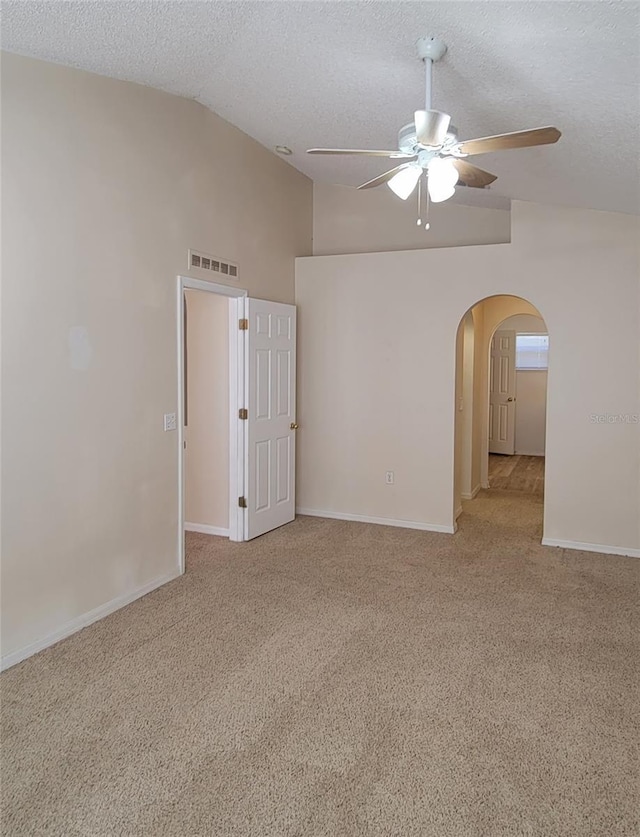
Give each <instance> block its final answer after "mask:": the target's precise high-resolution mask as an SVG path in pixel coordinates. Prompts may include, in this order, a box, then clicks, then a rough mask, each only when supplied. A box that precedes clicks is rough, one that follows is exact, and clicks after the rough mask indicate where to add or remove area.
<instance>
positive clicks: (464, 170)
mask: <svg viewBox="0 0 640 837" xmlns="http://www.w3.org/2000/svg"><path fill="white" fill-rule="evenodd" d="M453 165H454V166H455V167H456V169H457V170H458V174H459V175H460V180H459V181H458V182H459V183H464V185H465V186H476V187H478V188H480V189H482V187H483V186H488V185H489V184H490V183H493V181H494V180H497V179H498V177H497V175H495V174H490V173H489V172H488V171H483V169H479V168H478V167H477V166H472V165H471V163H467V162H466V160H454V161H453Z"/></svg>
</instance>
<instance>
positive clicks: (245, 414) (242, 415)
mask: <svg viewBox="0 0 640 837" xmlns="http://www.w3.org/2000/svg"><path fill="white" fill-rule="evenodd" d="M238 418H239V419H243V420H244V421H246V420H247V419H248V418H249V410H247V408H246V407H240V409H239V410H238Z"/></svg>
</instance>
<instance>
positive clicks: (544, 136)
mask: <svg viewBox="0 0 640 837" xmlns="http://www.w3.org/2000/svg"><path fill="white" fill-rule="evenodd" d="M561 136H562V134H561V133H560V131H559V130H558V129H557V128H551V127H547V128H532V129H531V130H530V131H514V132H513V133H511V134H497V135H496V136H495V137H482V138H480V139H472V140H464V141H463V142H459V143H458V144H457V145H456V147H455V150H456V151H459V152H462V153H463V154H469V155H470V156H472V155H473V154H486V153H487V152H489V151H505V150H506V149H508V148H529V147H530V146H533V145H548V144H549V143H552V142H557V141H558V140H559V139H560V137H561Z"/></svg>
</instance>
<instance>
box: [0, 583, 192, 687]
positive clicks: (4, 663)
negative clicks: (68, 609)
mask: <svg viewBox="0 0 640 837" xmlns="http://www.w3.org/2000/svg"><path fill="white" fill-rule="evenodd" d="M179 575H180V573H179V572H173V573H168V574H167V575H163V576H160V578H156V579H154V580H153V581H150V582H149V583H148V584H143V586H142V587H138V588H137V589H136V590H132V591H131V592H130V593H124V594H123V595H122V596H116V598H115V599H111V601H110V602H106V604H103V605H100V607H96V608H95V609H94V610H90V611H89V612H88V613H83V614H82V616H78V617H76V618H75V619H71V621H69V622H66V623H65V624H64V625H62V627H61V628H58V630H56V631H53V632H52V633H50V634H48V635H47V636H44V637H42V638H41V639H38V640H36V641H35V642H32V643H30V644H29V645H26V646H25V647H24V648H20V649H19V650H18V651H12V652H11V653H10V654H6V655H5V656H4V657H3V658H2V659H1V660H0V671H4V670H5V669H8V668H11V666H15V665H17V664H18V663H21V662H22V661H23V660H26V659H27V658H28V657H32V656H33V655H34V654H37V653H38V651H43V650H44V649H45V648H49V646H51V645H55V644H56V642H60V640H62V639H66V638H67V637H68V636H71V634H75V633H76V632H77V631H79V630H81V629H82V628H86V627H87V625H91V624H92V623H93V622H97V621H98V620H99V619H104V617H105V616H109V615H110V614H111V613H114V612H115V611H116V610H120V608H121V607H124V606H125V605H128V604H131V602H134V601H135V600H136V599H140V598H142V596H146V595H147V593H151V592H152V591H153V590H156V589H157V588H158V587H162V585H163V584H167V582H169V581H173V580H174V579H176V578H178V576H179Z"/></svg>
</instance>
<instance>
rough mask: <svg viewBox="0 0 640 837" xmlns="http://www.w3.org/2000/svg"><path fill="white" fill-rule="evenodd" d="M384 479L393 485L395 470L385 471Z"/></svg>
mask: <svg viewBox="0 0 640 837" xmlns="http://www.w3.org/2000/svg"><path fill="white" fill-rule="evenodd" d="M384 481H385V483H386V484H387V485H393V471H387V472H386V473H385V475H384Z"/></svg>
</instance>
